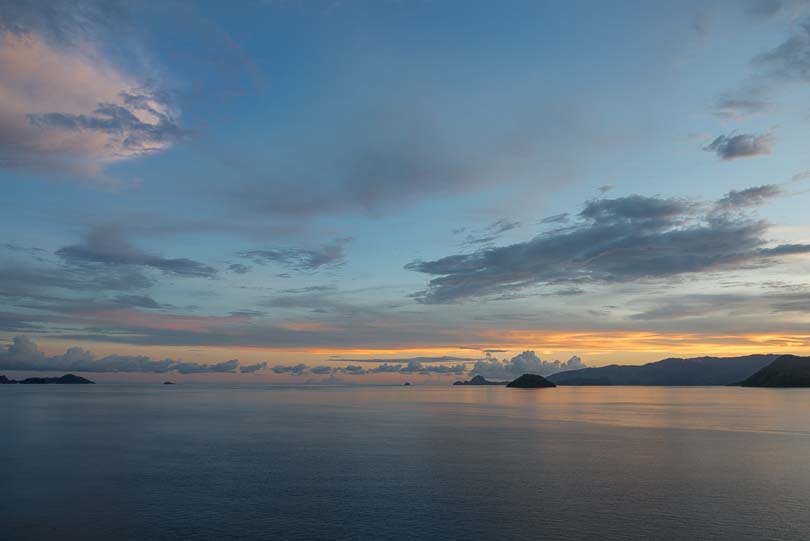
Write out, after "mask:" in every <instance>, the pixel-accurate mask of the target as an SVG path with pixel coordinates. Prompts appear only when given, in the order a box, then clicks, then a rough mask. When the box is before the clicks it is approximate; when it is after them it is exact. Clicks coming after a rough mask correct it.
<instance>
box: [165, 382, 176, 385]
mask: <svg viewBox="0 0 810 541" xmlns="http://www.w3.org/2000/svg"><path fill="white" fill-rule="evenodd" d="M163 385H174V382H173V381H164V382H163Z"/></svg>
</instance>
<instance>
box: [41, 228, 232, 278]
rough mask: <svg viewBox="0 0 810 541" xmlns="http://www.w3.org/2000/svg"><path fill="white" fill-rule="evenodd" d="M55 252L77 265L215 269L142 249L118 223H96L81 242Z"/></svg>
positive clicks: (189, 271) (181, 272)
mask: <svg viewBox="0 0 810 541" xmlns="http://www.w3.org/2000/svg"><path fill="white" fill-rule="evenodd" d="M56 254H57V255H58V256H60V257H61V258H62V259H63V260H65V261H66V262H68V263H70V264H73V265H77V266H94V265H97V266H104V267H130V268H138V267H147V268H152V269H157V270H160V271H162V272H164V273H166V274H174V275H177V276H190V277H195V276H196V277H206V278H210V277H213V276H214V275H215V274H216V269H214V268H213V267H210V266H208V265H204V264H202V263H199V262H197V261H194V260H192V259H186V258H164V257H160V256H157V255H152V254H148V253H146V252H143V251H141V250H139V249H137V248H135V247H134V246H132V245H131V244H130V242H129V241H128V239H126V238H125V237H124V236H123V234H122V232H121V230H120V229H119V228H117V227H115V226H100V227H96V228H95V229H93V230H92V231H90V233H89V234H88V235H87V236H86V237H85V238H84V239H83V240H82V242H81V243H80V244H75V245H72V246H65V247H64V248H60V249H59V250H57V252H56Z"/></svg>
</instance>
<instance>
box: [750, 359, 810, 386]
mask: <svg viewBox="0 0 810 541" xmlns="http://www.w3.org/2000/svg"><path fill="white" fill-rule="evenodd" d="M739 385H740V386H741V387H783V388H789V387H810V357H798V356H796V355H782V356H781V357H779V358H778V359H776V360H775V361H773V362H772V363H771V364H769V365H768V366H766V367H765V368H763V369H762V370H760V371H758V372H757V373H755V374H754V375H752V376H751V377H749V378H747V379H744V380H743V381H742V382H741V383H740V384H739Z"/></svg>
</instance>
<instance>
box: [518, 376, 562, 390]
mask: <svg viewBox="0 0 810 541" xmlns="http://www.w3.org/2000/svg"><path fill="white" fill-rule="evenodd" d="M506 386H507V387H513V388H516V389H544V388H548V387H556V385H554V384H553V383H552V382H550V381H549V380H547V379H546V378H544V377H543V376H538V375H537V374H523V375H522V376H520V377H519V378H517V379H515V380H513V381H510V382H509V383H507V384H506Z"/></svg>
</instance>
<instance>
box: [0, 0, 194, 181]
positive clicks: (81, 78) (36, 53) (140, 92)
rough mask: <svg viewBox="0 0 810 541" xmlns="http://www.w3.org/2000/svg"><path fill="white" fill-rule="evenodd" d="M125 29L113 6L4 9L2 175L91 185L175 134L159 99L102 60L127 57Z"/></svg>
mask: <svg viewBox="0 0 810 541" xmlns="http://www.w3.org/2000/svg"><path fill="white" fill-rule="evenodd" d="M123 21H124V16H123V11H122V10H119V9H118V7H117V6H116V4H114V3H112V2H94V1H87V2H26V1H22V2H16V1H15V2H2V4H1V5H0V73H2V74H3V77H2V78H0V95H2V96H3V99H2V100H0V167H17V168H25V169H28V170H31V171H39V172H47V173H49V174H54V173H55V174H60V175H67V176H70V177H78V178H82V179H86V178H88V177H90V178H94V179H96V180H99V179H104V174H103V168H104V166H105V165H107V164H111V163H114V162H118V161H121V160H126V159H130V158H134V157H137V156H143V155H145V154H152V153H155V152H159V151H162V150H165V149H167V148H169V147H170V146H171V145H172V144H173V143H174V142H175V141H177V140H178V139H179V138H180V137H181V136H182V135H183V133H184V132H183V130H182V129H181V128H180V126H179V124H178V122H177V115H178V113H177V110H176V108H175V107H174V105H173V104H172V101H171V100H170V99H169V97H168V95H167V94H166V92H164V91H160V90H158V89H157V88H156V87H155V85H154V84H145V83H144V81H145V80H146V79H147V75H146V74H140V75H136V74H133V73H130V72H128V71H126V70H124V69H122V68H120V67H119V65H118V64H119V62H117V61H114V60H113V59H112V58H111V57H110V55H108V54H106V52H107V51H106V48H105V47H104V46H103V45H102V44H104V45H106V44H107V43H112V44H115V43H116V42H118V43H126V44H127V46H128V47H130V48H131V49H132V48H135V47H134V44H132V43H129V42H128V39H129V37H131V36H132V35H133V33H132V32H131V31H130V28H129V27H128V26H127V25H126V24H125V23H124V22H123ZM132 56H133V55H131V54H130V58H131V57H132ZM132 63H133V62H130V64H132ZM143 71H145V70H143ZM152 75H153V74H149V77H151V76H152Z"/></svg>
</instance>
